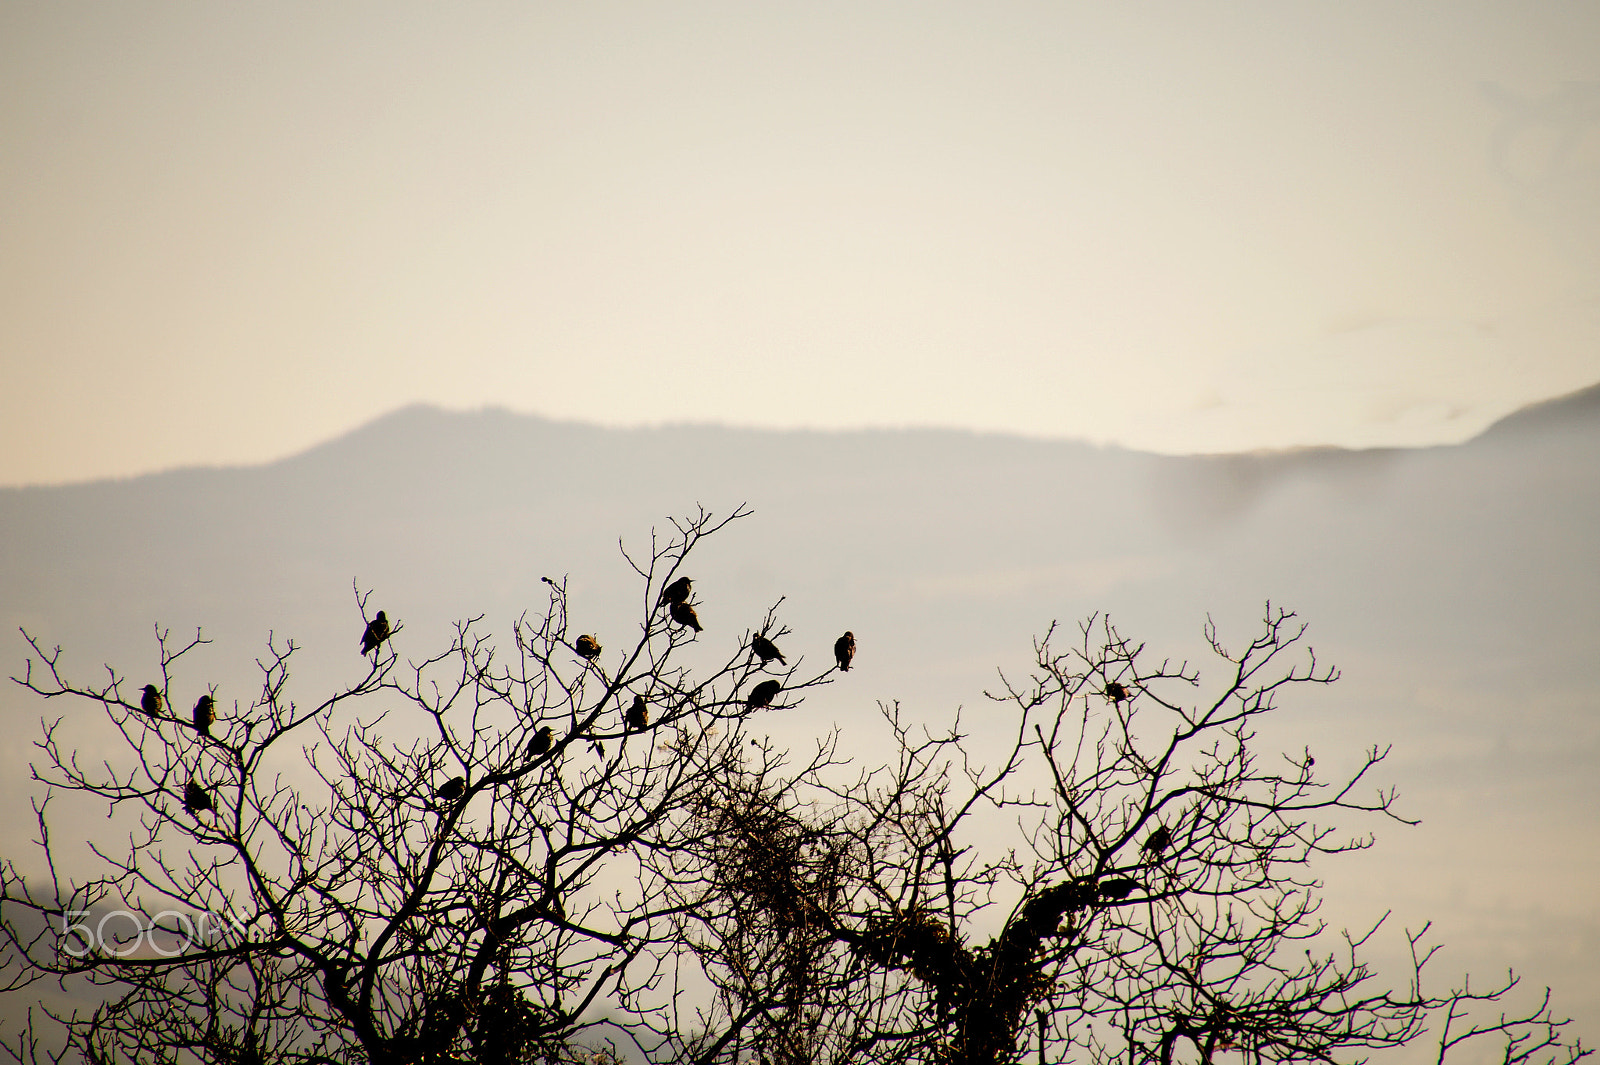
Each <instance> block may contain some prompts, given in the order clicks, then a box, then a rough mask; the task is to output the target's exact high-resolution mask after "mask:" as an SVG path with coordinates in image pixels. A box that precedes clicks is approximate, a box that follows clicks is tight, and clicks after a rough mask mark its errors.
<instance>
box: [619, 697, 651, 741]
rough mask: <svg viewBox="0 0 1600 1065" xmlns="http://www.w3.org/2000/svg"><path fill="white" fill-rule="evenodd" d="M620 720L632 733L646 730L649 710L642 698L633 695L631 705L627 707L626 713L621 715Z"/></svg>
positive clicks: (648, 722)
mask: <svg viewBox="0 0 1600 1065" xmlns="http://www.w3.org/2000/svg"><path fill="white" fill-rule="evenodd" d="M622 720H623V721H624V722H626V723H627V726H628V728H630V729H632V730H633V731H634V732H638V731H639V730H640V729H643V728H646V727H648V726H649V724H650V708H649V707H648V706H646V705H645V702H644V696H642V695H635V696H634V697H633V705H632V706H630V707H628V712H627V713H626V714H624V715H622Z"/></svg>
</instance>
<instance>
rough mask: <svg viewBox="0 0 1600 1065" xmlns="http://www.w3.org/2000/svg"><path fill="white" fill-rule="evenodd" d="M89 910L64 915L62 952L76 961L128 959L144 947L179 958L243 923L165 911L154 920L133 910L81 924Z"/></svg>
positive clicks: (225, 918) (154, 916) (112, 913)
mask: <svg viewBox="0 0 1600 1065" xmlns="http://www.w3.org/2000/svg"><path fill="white" fill-rule="evenodd" d="M89 914H90V911H88V910H66V911H63V913H62V914H61V940H62V943H61V950H62V953H64V954H66V955H67V956H68V957H72V958H82V957H84V956H85V955H87V954H103V955H105V954H108V955H110V956H111V957H113V958H127V957H130V956H132V955H133V954H134V953H136V952H137V951H138V950H139V949H140V948H141V947H147V948H148V949H149V950H151V951H153V952H154V953H156V954H159V955H160V956H161V957H163V958H175V957H177V956H178V955H180V954H182V953H183V952H184V951H185V950H187V949H188V948H189V945H190V944H191V943H213V942H215V941H216V940H217V939H218V938H220V937H221V936H222V935H223V934H225V933H226V932H228V931H230V930H238V929H239V928H240V927H241V926H240V924H239V922H237V921H234V920H232V919H231V918H227V917H220V916H218V915H217V914H213V913H201V914H197V915H190V914H187V913H180V912H179V911H177V910H162V911H161V912H160V913H158V914H155V915H153V916H150V917H146V916H144V915H143V914H139V913H134V912H133V911H132V910H108V911H107V912H106V913H104V914H102V915H101V916H100V919H99V920H98V921H95V922H92V923H91V922H89V921H84V920H79V918H84V917H88V916H89Z"/></svg>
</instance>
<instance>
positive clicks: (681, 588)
mask: <svg viewBox="0 0 1600 1065" xmlns="http://www.w3.org/2000/svg"><path fill="white" fill-rule="evenodd" d="M693 583H694V581H692V580H690V579H689V578H688V577H679V578H678V579H677V580H675V581H673V582H672V583H671V584H669V585H667V586H666V587H665V588H663V589H661V601H662V602H663V603H687V602H688V601H689V585H691V584H693Z"/></svg>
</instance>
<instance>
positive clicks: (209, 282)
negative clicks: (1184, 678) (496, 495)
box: [0, 0, 1600, 484]
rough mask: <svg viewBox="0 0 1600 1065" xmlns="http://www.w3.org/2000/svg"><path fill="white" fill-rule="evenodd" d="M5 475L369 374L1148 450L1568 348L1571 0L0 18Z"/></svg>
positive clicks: (1579, 279) (281, 450) (1258, 433)
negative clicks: (1115, 444)
mask: <svg viewBox="0 0 1600 1065" xmlns="http://www.w3.org/2000/svg"><path fill="white" fill-rule="evenodd" d="M0 205H3V206H0V212H3V224H0V359H3V370H4V377H5V380H4V387H3V389H0V483H10V484H28V483H45V482H55V481H61V480H72V479H80V478H84V477H94V476H105V475H125V474H130V473H136V472H140V471H144V470H150V469H158V468H165V467H169V466H173V465H178V464H188V463H211V462H239V461H261V460H266V459H270V458H275V457H280V456H282V455H285V454H289V453H291V452H293V451H296V450H299V449H300V448H302V447H305V446H308V445H310V444H312V443H315V442H318V441H321V440H326V439H328V438H330V437H332V436H334V435H336V434H338V433H341V432H344V431H346V430H348V429H350V428H352V427H353V426H355V425H357V424H360V423H362V422H364V421H366V420H368V419H370V418H372V417H375V416H377V415H379V414H382V413H384V412H387V411H390V410H393V409H395V408H397V407H399V406H401V405H403V404H406V403H409V402H414V401H426V402H431V403H436V404H442V405H445V406H447V407H454V408H458V409H459V408H470V407H476V406H478V405H481V404H483V403H493V404H496V405H502V406H506V407H509V408H511V409H514V410H519V411H525V412H532V413H539V414H543V415H546V416H552V417H558V418H575V419H581V420H585V421H591V422H597V423H601V424H607V425H641V424H645V425H648V424H662V423H673V422H684V421H692V422H718V423H725V424H737V425H749V426H768V427H812V428H817V427H845V426H901V425H932V426H951V427H965V428H978V429H989V430H1002V431H1008V432H1021V433H1026V434H1029V435H1040V436H1052V437H1067V438H1082V439H1089V440H1094V441H1115V442H1120V443H1124V444H1129V445H1132V446H1136V447H1140V448H1146V449H1154V450H1159V451H1164V452H1187V451H1227V450H1238V449H1242V448H1250V447H1259V446H1285V445H1292V444H1325V443H1332V444H1345V445H1352V446H1366V445H1374V444H1424V443H1435V442H1441V441H1459V440H1462V439H1465V438H1467V437H1468V436H1470V435H1471V434H1472V433H1474V432H1476V431H1478V430H1479V429H1481V428H1482V427H1483V426H1485V425H1486V424H1488V423H1489V422H1490V421H1492V420H1493V419H1494V418H1496V417H1499V416H1501V415H1503V414H1505V413H1507V412H1509V411H1511V410H1513V409H1515V408H1516V407H1517V406H1519V405H1521V404H1522V403H1525V402H1529V401H1532V400H1538V399H1544V398H1547V397H1549V396H1553V395H1557V394H1561V393H1564V392H1567V391H1570V390H1572V389H1575V388H1579V387H1582V386H1584V385H1587V384H1590V383H1592V382H1593V381H1594V380H1595V379H1596V377H1597V376H1600V356H1597V352H1600V303H1597V299H1600V7H1597V6H1596V5H1594V4H1591V3H1573V2H1570V0H1548V2H1537V0H1536V2H1530V3H1518V4H1509V3H1471V2H1468V3H1461V2H1454V0H1452V2H1449V3H1444V2H1426V0H1424V2H1417V3H1408V4H1403V5H1397V4H1391V3H1382V2H1376V0H1374V2H1351V3H1341V4H1337V5H1333V4H1300V3H1282V2H1278V0H1273V2H1262V3H1248V2H1246V3H1230V4H1227V5H1195V4H1187V3H1177V2H1170V3H1139V2H1135V3H1125V4H1101V3H1094V4H1088V3H1048V4H1045V3H1039V4H1033V3H1005V2H1000V3H993V4H982V5H977V4H943V3H898V4H897V3H889V4H885V3H871V2H868V3H858V2H852V3H848V4H844V3H805V4H782V3H777V4H745V3H732V2H729V3H692V2H691V3H681V4H630V3H605V2H602V3H594V4H582V5H573V4H547V3H507V4H497V3H475V4H450V5H441V4H421V3H403V2H399V3H385V4H381V5H377V4H356V3H350V4H332V5H330V4H324V3H303V4H296V3H278V2H274V3H270V4H267V3H238V4H225V5H223V4H212V5H182V4H148V3H114V4H113V3H101V4H97V3H39V2H14V3H8V4H5V5H3V6H0Z"/></svg>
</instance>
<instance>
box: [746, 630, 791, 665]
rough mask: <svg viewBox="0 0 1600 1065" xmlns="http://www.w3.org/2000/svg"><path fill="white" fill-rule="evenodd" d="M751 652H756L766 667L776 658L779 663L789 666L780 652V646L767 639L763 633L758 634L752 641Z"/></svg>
mask: <svg viewBox="0 0 1600 1065" xmlns="http://www.w3.org/2000/svg"><path fill="white" fill-rule="evenodd" d="M750 650H752V651H754V652H755V653H756V655H757V656H758V657H759V658H760V659H761V664H762V665H766V664H767V663H768V662H770V661H772V660H773V659H774V658H776V659H777V660H778V661H779V662H783V664H784V665H788V664H789V663H788V662H786V661H784V658H783V652H782V651H780V650H778V645H777V644H775V643H773V642H772V641H771V640H769V639H767V638H766V636H764V635H762V634H761V633H756V636H755V638H754V639H752V640H751V641H750Z"/></svg>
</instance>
